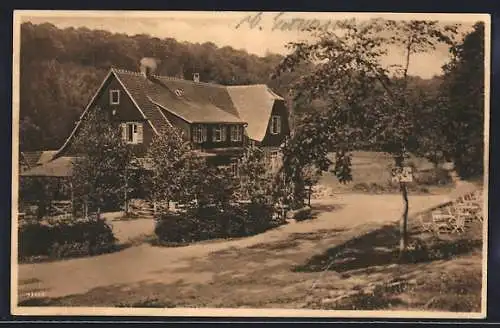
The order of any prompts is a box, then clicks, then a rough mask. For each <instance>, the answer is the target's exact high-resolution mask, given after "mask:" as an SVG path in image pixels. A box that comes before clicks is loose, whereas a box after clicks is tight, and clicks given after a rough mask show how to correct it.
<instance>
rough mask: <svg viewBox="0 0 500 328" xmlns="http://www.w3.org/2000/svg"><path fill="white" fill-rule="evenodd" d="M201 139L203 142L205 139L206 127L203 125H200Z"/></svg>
mask: <svg viewBox="0 0 500 328" xmlns="http://www.w3.org/2000/svg"><path fill="white" fill-rule="evenodd" d="M201 140H202V141H203V142H205V141H207V127H206V126H204V125H202V126H201Z"/></svg>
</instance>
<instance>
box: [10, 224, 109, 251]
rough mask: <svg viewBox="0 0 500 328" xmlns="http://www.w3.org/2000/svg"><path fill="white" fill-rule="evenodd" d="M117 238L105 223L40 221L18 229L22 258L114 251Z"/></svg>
mask: <svg viewBox="0 0 500 328" xmlns="http://www.w3.org/2000/svg"><path fill="white" fill-rule="evenodd" d="M115 247H116V238H115V237H114V235H113V231H112V229H111V227H110V226H109V225H108V224H107V223H106V221H105V220H103V219H96V218H89V219H77V220H75V219H69V220H57V221H50V222H48V221H38V222H29V223H26V224H23V225H21V226H20V228H19V257H20V258H26V257H30V256H47V257H49V258H53V259H60V258H66V257H74V256H85V255H96V254H102V253H107V252H110V251H113V250H115Z"/></svg>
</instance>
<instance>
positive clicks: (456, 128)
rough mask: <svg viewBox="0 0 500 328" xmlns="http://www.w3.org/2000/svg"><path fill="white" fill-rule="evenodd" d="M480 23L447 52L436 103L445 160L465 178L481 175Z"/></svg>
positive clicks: (481, 58) (481, 74)
mask: <svg viewBox="0 0 500 328" xmlns="http://www.w3.org/2000/svg"><path fill="white" fill-rule="evenodd" d="M484 29H485V27H484V23H477V24H475V25H474V30H473V31H472V32H471V33H470V34H468V35H467V36H466V37H465V39H464V41H463V42H462V43H460V44H458V45H456V46H454V47H453V48H452V49H451V52H452V55H453V59H452V61H451V62H450V63H449V64H448V65H446V66H445V67H444V72H445V75H444V78H443V80H444V82H443V86H442V88H441V95H442V98H441V99H440V100H441V102H440V103H439V104H440V105H441V106H440V110H441V117H442V120H441V121H442V122H443V125H442V131H443V134H444V135H445V139H444V140H442V139H441V140H439V142H441V143H443V144H445V145H446V147H447V150H448V152H447V153H448V157H450V158H451V159H452V160H453V161H454V162H455V166H456V169H457V173H458V174H459V175H460V176H462V177H465V178H469V177H475V176H479V175H481V174H482V173H483V165H484V163H483V156H484V132H483V131H484V83H485V82H484V81H485V80H484V79H485V75H484V72H485V71H484V33H485V31H484Z"/></svg>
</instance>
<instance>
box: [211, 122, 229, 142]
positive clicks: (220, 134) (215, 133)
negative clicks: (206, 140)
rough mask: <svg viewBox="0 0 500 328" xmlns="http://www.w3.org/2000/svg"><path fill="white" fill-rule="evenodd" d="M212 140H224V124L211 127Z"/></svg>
mask: <svg viewBox="0 0 500 328" xmlns="http://www.w3.org/2000/svg"><path fill="white" fill-rule="evenodd" d="M212 141H213V142H222V141H226V127H225V126H223V125H219V126H216V127H214V128H213V130H212Z"/></svg>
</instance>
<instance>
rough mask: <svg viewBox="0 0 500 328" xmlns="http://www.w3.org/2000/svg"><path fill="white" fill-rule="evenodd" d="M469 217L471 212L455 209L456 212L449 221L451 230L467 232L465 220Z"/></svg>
mask: <svg viewBox="0 0 500 328" xmlns="http://www.w3.org/2000/svg"><path fill="white" fill-rule="evenodd" d="M468 217H469V214H468V213H467V212H461V210H457V209H455V213H454V215H453V216H452V218H450V220H449V223H450V226H451V229H452V230H451V232H452V233H454V232H458V233H461V232H465V222H466V220H467V218H468Z"/></svg>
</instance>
